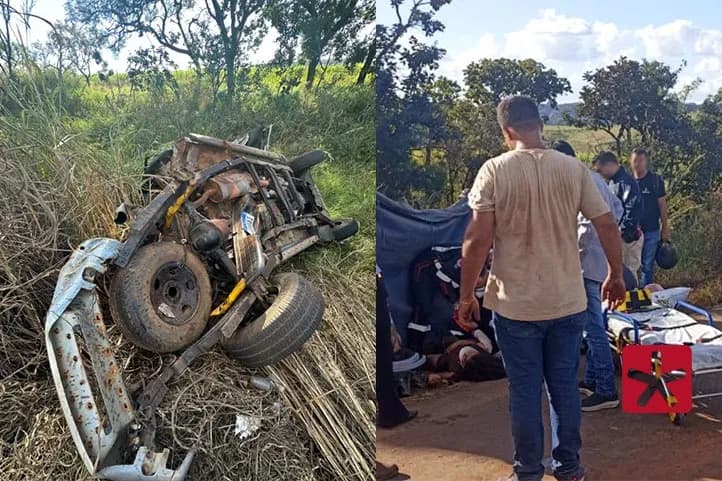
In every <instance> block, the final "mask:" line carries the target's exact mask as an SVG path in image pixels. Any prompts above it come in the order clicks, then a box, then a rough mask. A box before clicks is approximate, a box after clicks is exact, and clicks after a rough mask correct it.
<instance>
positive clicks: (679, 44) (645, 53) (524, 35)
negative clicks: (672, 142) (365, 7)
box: [377, 0, 722, 101]
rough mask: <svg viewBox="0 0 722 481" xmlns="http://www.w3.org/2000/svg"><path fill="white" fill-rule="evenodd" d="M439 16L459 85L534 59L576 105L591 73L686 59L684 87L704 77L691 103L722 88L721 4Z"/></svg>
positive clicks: (503, 6)
mask: <svg viewBox="0 0 722 481" xmlns="http://www.w3.org/2000/svg"><path fill="white" fill-rule="evenodd" d="M407 3H408V2H407ZM393 18H394V16H393V12H392V9H391V6H390V2H389V1H388V0H380V1H379V2H378V3H377V22H378V23H381V24H389V23H391V22H392V21H393ZM436 18H437V19H438V20H440V21H441V22H442V23H444V24H445V25H446V29H445V31H444V32H442V33H439V34H437V35H435V36H434V40H435V41H436V43H437V44H438V45H439V46H440V47H442V48H444V49H446V50H447V55H446V57H445V58H444V60H443V61H442V63H441V66H440V73H441V74H443V75H446V76H448V77H451V78H453V79H455V80H461V79H462V71H463V68H464V66H466V65H467V64H468V63H470V62H471V61H474V60H478V59H479V58H484V57H502V56H504V57H511V58H529V57H531V58H534V59H535V60H538V61H540V62H542V63H544V64H545V65H546V66H547V67H551V68H554V69H555V70H557V72H558V73H559V74H560V75H562V76H564V77H567V78H568V79H569V80H570V81H571V83H572V87H573V88H574V90H575V92H574V93H572V94H571V95H566V96H564V97H563V98H560V100H561V101H571V100H575V99H576V98H577V91H578V90H579V88H580V86H581V85H582V84H583V82H582V79H581V76H582V73H583V72H584V71H587V70H590V69H594V68H597V67H601V66H603V65H606V64H608V63H609V62H610V61H611V60H613V59H615V58H618V57H619V55H621V54H625V55H627V56H629V57H631V58H635V59H641V58H647V59H650V60H652V59H653V60H661V61H664V62H666V63H667V64H669V65H672V66H675V67H677V66H679V65H680V64H681V62H682V61H683V60H686V61H687V66H686V67H685V68H684V69H683V71H682V73H681V75H680V84H681V85H683V84H688V83H690V82H692V81H693V80H694V79H695V78H696V77H699V78H701V79H702V80H703V84H702V85H701V86H700V88H699V89H698V90H697V91H696V92H695V93H694V94H693V95H691V97H690V100H693V101H700V100H702V99H703V98H704V97H705V96H706V95H708V94H710V93H714V92H716V91H717V90H718V89H719V88H720V87H722V2H720V1H714V0H707V1H701V0H686V1H681V0H678V1H663V2H659V1H658V2H653V1H649V0H641V1H640V0H635V1H629V0H627V1H621V0H603V1H599V2H591V1H576V2H575V1H571V0H558V1H534V0H516V1H514V0H512V1H498V0H497V1H494V2H487V1H479V0H476V1H475V0H452V2H451V4H449V5H445V6H444V7H442V8H441V10H440V11H439V13H438V15H437V17H436Z"/></svg>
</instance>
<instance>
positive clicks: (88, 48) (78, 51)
mask: <svg viewBox="0 0 722 481" xmlns="http://www.w3.org/2000/svg"><path fill="white" fill-rule="evenodd" d="M102 48H103V41H102V39H100V38H99V36H98V35H97V34H96V33H95V32H93V31H92V30H90V29H88V28H87V27H85V26H83V25H79V24H75V23H58V24H56V25H55V28H54V29H53V30H51V31H50V32H49V33H48V40H47V41H46V42H45V44H44V45H42V46H41V47H40V49H41V50H42V52H43V54H44V56H45V61H46V62H52V63H53V65H54V66H55V68H56V69H57V70H58V73H59V74H60V75H62V74H63V72H64V71H66V70H74V71H76V72H77V73H79V74H80V75H82V76H83V78H84V79H85V84H86V85H90V78H91V77H92V75H93V71H94V70H100V71H104V70H106V69H107V67H108V64H107V63H106V62H105V61H104V60H103V58H102V56H101V54H100V51H101V50H102Z"/></svg>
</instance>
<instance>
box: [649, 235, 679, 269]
mask: <svg viewBox="0 0 722 481" xmlns="http://www.w3.org/2000/svg"><path fill="white" fill-rule="evenodd" d="M655 260H656V261H657V265H658V266H659V267H661V268H662V269H671V268H673V267H674V266H676V265H677V261H678V260H679V256H678V255H677V249H676V248H675V247H674V244H672V243H671V242H669V241H666V242H665V241H662V242H660V243H659V246H657V255H656V257H655Z"/></svg>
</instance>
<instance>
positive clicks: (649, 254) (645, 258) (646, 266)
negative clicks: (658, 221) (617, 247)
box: [640, 230, 661, 287]
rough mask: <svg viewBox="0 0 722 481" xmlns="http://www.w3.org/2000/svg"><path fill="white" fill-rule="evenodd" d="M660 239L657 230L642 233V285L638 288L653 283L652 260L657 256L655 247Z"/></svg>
mask: <svg viewBox="0 0 722 481" xmlns="http://www.w3.org/2000/svg"><path fill="white" fill-rule="evenodd" d="M660 237H661V236H660V233H659V231H658V230H656V231H654V232H645V233H644V245H643V246H642V285H641V286H640V287H644V286H646V285H647V284H652V283H653V282H654V258H655V257H656V256H657V245H658V244H659V239H660Z"/></svg>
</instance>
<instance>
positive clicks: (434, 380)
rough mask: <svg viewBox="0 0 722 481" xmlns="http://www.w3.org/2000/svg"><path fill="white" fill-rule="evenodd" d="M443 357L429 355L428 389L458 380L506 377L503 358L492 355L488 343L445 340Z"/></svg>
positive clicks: (472, 380) (484, 379) (478, 380)
mask: <svg viewBox="0 0 722 481" xmlns="http://www.w3.org/2000/svg"><path fill="white" fill-rule="evenodd" d="M445 343H446V346H445V348H444V353H443V354H430V355H427V356H426V368H427V369H428V370H429V371H431V374H429V378H428V381H427V383H428V386H429V387H433V386H437V385H439V384H441V383H443V382H456V381H471V382H481V381H493V380H495V379H502V378H504V377H505V376H506V373H505V372H504V364H503V362H502V361H501V358H500V356H498V355H494V354H492V352H491V346H490V345H489V344H488V343H481V342H478V341H476V340H472V339H458V338H456V337H449V338H447V339H445Z"/></svg>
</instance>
